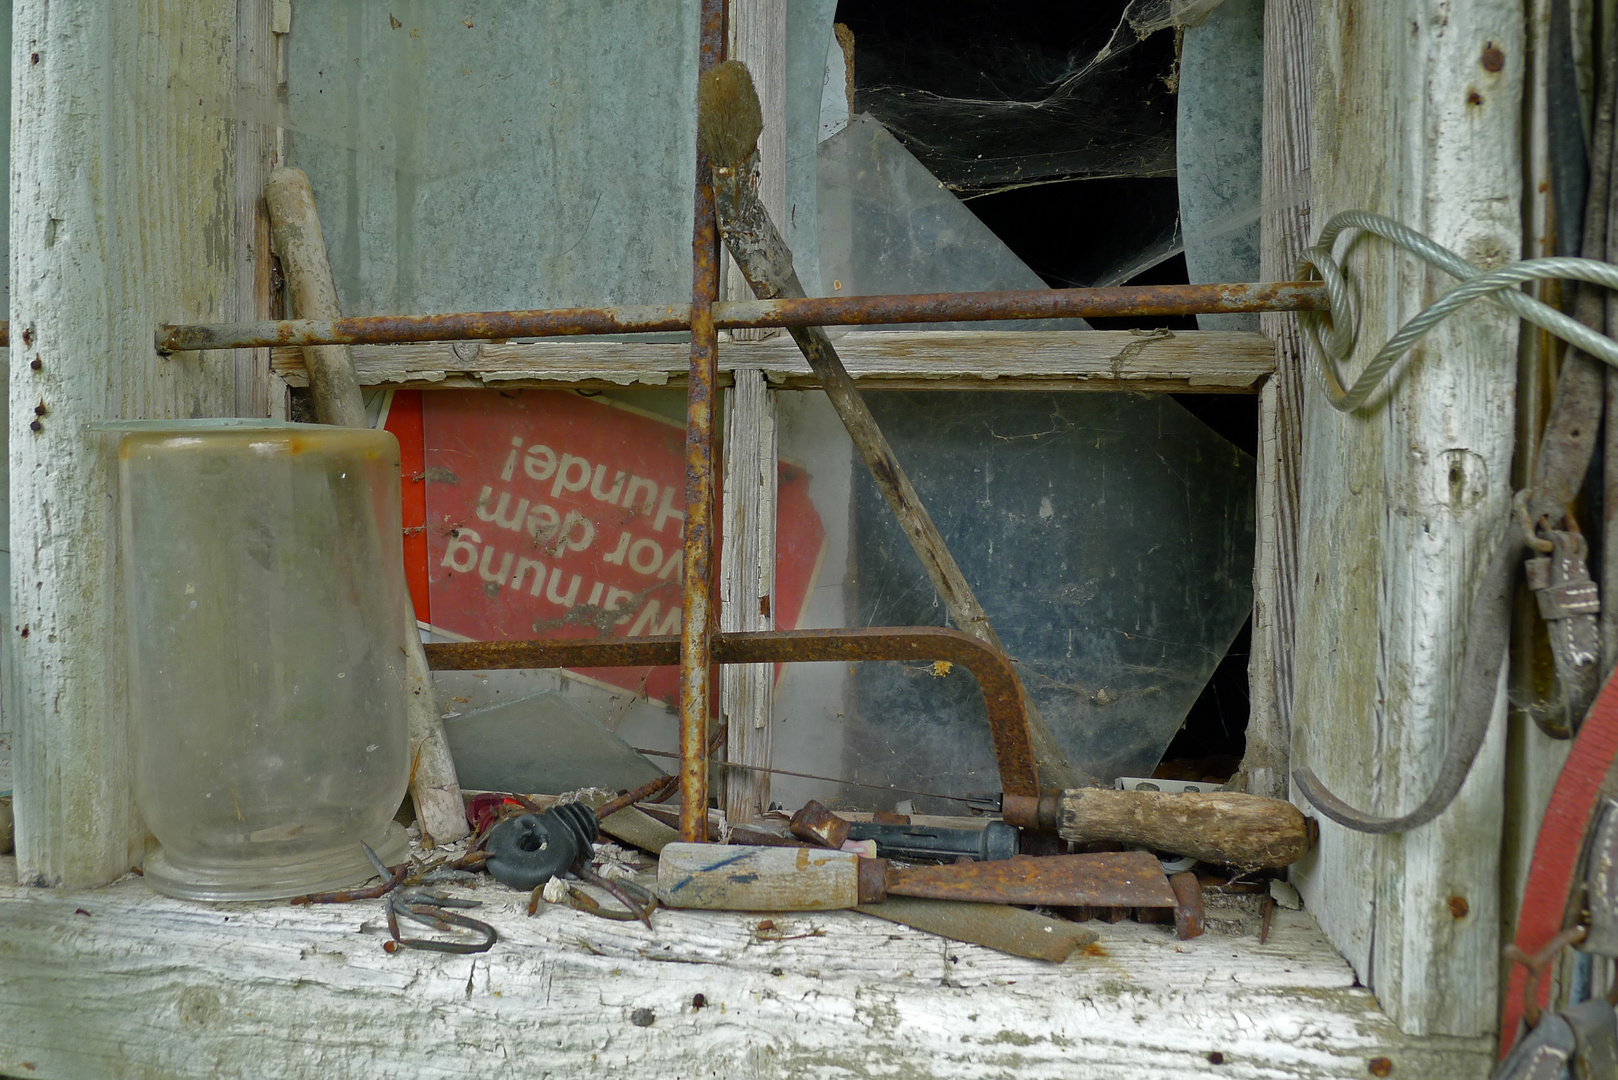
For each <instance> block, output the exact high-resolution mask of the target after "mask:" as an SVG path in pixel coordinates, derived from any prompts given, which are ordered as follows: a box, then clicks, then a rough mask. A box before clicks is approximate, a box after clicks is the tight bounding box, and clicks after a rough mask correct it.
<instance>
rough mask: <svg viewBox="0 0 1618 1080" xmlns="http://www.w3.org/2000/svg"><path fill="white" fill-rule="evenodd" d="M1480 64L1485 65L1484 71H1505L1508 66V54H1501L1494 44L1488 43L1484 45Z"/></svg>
mask: <svg viewBox="0 0 1618 1080" xmlns="http://www.w3.org/2000/svg"><path fill="white" fill-rule="evenodd" d="M1478 62H1479V63H1481V64H1482V65H1483V70H1484V71H1488V72H1499V71H1503V70H1504V69H1505V66H1506V54H1505V53H1503V52H1501V51H1500V49H1499V47H1498V46H1496V45H1495V43H1494V42H1492V41H1486V42H1484V44H1483V56H1482V57H1481V58H1479V61H1478Z"/></svg>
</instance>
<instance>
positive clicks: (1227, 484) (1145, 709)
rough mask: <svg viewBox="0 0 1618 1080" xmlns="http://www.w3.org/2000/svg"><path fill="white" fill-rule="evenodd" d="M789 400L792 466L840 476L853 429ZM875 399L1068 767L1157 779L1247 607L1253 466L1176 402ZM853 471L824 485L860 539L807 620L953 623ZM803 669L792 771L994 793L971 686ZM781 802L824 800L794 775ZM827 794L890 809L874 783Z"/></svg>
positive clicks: (951, 678)
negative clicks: (844, 434)
mask: <svg viewBox="0 0 1618 1080" xmlns="http://www.w3.org/2000/svg"><path fill="white" fill-rule="evenodd" d="M786 397H787V398H788V399H789V400H788V401H787V402H785V403H784V407H783V422H782V426H781V443H782V447H783V451H782V452H783V453H784V454H785V453H792V454H794V455H804V454H806V453H807V454H808V455H809V456H810V457H814V456H817V454H818V456H820V457H821V458H822V459H823V461H822V462H821V463H819V468H818V469H816V468H815V467H812V468H811V471H812V472H822V471H823V470H824V469H825V467H826V466H835V462H834V461H833V460H832V459H833V458H835V457H836V456H837V455H838V453H843V454H846V453H847V450H846V448H845V447H846V444H845V445H844V447H838V446H836V445H835V444H832V443H831V442H830V440H831V439H832V438H833V437H834V436H835V435H840V434H841V433H840V432H836V431H835V430H834V429H832V428H831V427H830V425H828V424H827V422H826V416H825V413H828V412H829V409H825V407H824V405H823V399H822V400H821V402H820V403H817V402H816V401H815V400H814V399H816V398H819V395H818V394H802V395H786ZM792 399H801V400H792ZM867 400H868V401H869V402H870V405H871V408H872V411H873V412H874V413H875V415H876V418H877V420H878V422H879V423H880V424H881V425H882V429H883V431H884V433H885V434H886V435H887V437H888V439H889V441H890V442H891V443H892V444H893V447H894V451H895V453H896V454H897V456H898V458H899V460H900V461H901V462H903V463H904V465H905V468H906V469H907V471H908V472H909V473H910V476H911V479H912V480H913V482H914V483H915V486H916V489H917V492H918V493H919V494H920V496H921V498H922V500H923V502H924V503H925V504H926V505H927V508H928V510H929V512H930V513H931V515H932V517H933V520H934V521H935V522H936V523H937V524H938V526H939V529H940V530H941V531H942V533H943V535H944V538H945V540H946V542H947V543H948V544H949V547H950V550H951V552H952V553H953V554H954V556H955V559H956V561H957V562H958V563H959V564H960V566H961V569H962V571H963V573H964V574H965V576H966V579H967V581H968V582H969V583H970V584H971V585H972V587H973V589H974V590H975V591H976V593H977V596H978V599H979V600H980V601H981V603H982V604H983V606H984V608H985V610H986V611H987V612H988V615H989V619H990V622H991V623H992V625H993V626H994V628H995V629H996V631H997V632H998V633H999V635H1000V637H1001V639H1002V640H1003V641H1004V643H1005V645H1006V649H1007V651H1008V652H1009V653H1010V654H1011V655H1012V656H1013V657H1014V658H1016V660H1017V661H1018V663H1019V669H1020V674H1021V676H1022V678H1023V681H1024V683H1025V685H1026V686H1027V687H1028V689H1029V691H1030V692H1031V694H1032V695H1033V698H1034V700H1035V702H1036V703H1037V705H1038V707H1039V708H1040V710H1041V712H1042V713H1043V715H1044V717H1045V720H1046V722H1047V723H1048V724H1049V725H1050V726H1051V728H1052V729H1053V730H1054V731H1055V733H1056V735H1057V738H1058V740H1059V741H1060V742H1061V744H1062V746H1063V749H1064V750H1065V751H1066V752H1067V754H1068V756H1069V758H1070V759H1071V760H1072V762H1073V763H1074V765H1076V766H1077V767H1078V768H1079V769H1081V770H1083V771H1085V772H1087V773H1090V774H1092V775H1094V776H1096V777H1098V778H1100V779H1102V780H1110V779H1112V778H1113V777H1115V776H1118V775H1146V774H1149V773H1150V772H1151V770H1152V768H1153V767H1154V766H1155V765H1156V764H1157V761H1158V759H1159V757H1160V756H1161V754H1162V752H1163V749H1164V748H1165V747H1166V746H1167V745H1168V742H1169V740H1170V739H1171V738H1172V737H1173V735H1174V733H1175V731H1176V730H1177V729H1178V728H1179V727H1180V725H1181V723H1182V721H1183V720H1184V718H1185V714H1186V712H1187V710H1188V709H1189V708H1190V707H1191V705H1192V703H1193V702H1194V701H1195V700H1196V698H1197V696H1198V694H1199V693H1200V692H1201V690H1202V687H1203V685H1204V684H1205V683H1206V681H1207V679H1208V676H1209V675H1210V674H1211V673H1212V671H1213V670H1214V668H1215V666H1217V664H1218V663H1219V660H1220V658H1221V657H1222V656H1223V655H1224V653H1225V651H1226V650H1227V649H1228V648H1229V646H1230V643H1231V641H1232V639H1233V638H1234V637H1235V636H1236V634H1237V632H1238V631H1239V630H1240V629H1241V627H1242V624H1243V623H1244V621H1245V620H1246V618H1247V616H1248V614H1249V613H1250V610H1251V607H1252V586H1251V578H1252V558H1253V521H1254V518H1253V505H1254V504H1253V493H1254V488H1253V462H1252V458H1251V457H1250V456H1248V455H1247V454H1245V453H1243V452H1242V451H1240V450H1238V449H1237V448H1236V447H1234V446H1233V445H1231V444H1230V443H1229V442H1227V441H1226V440H1224V439H1223V438H1221V437H1219V436H1218V435H1216V434H1214V433H1213V432H1212V431H1211V430H1209V429H1208V428H1207V427H1206V426H1205V425H1203V424H1202V423H1201V421H1199V420H1197V419H1196V418H1195V417H1193V416H1191V415H1190V414H1189V413H1188V412H1187V411H1186V410H1185V409H1184V408H1183V407H1181V406H1180V405H1178V404H1177V403H1176V402H1174V401H1173V400H1171V399H1168V398H1164V397H1137V396H1131V395H1123V394H1048V393H1034V392H995V393H982V392H975V393H974V392H945V393H938V392H931V393H906V392H886V393H872V394H869V395H867ZM823 410H824V411H823ZM835 423H836V421H835V418H834V417H833V418H832V419H831V424H835ZM800 440H804V441H803V442H800ZM820 440H827V442H826V443H823V444H822V448H819V449H818V451H817V450H816V448H814V447H813V446H812V444H814V443H816V442H819V441H820ZM806 443H808V444H811V445H805V444H806ZM844 460H845V461H846V462H847V465H846V466H845V469H846V471H844V472H843V473H842V475H843V476H845V477H848V478H849V480H848V482H847V485H846V486H843V487H841V488H840V486H839V485H838V484H837V483H835V482H831V483H822V484H820V485H819V486H818V487H815V486H812V487H811V497H812V498H814V499H815V500H816V505H817V507H819V509H820V511H821V514H822V516H823V517H824V518H825V521H826V525H827V534H828V536H829V537H833V538H836V537H839V536H842V537H845V538H846V540H845V545H844V546H840V547H839V545H837V544H836V541H835V540H834V541H833V545H834V546H833V548H832V549H831V550H829V551H828V557H827V559H826V570H825V571H823V572H822V574H821V577H820V579H819V581H818V586H819V590H818V594H819V595H820V596H821V603H820V606H819V607H816V606H813V605H812V606H811V608H810V610H809V612H808V613H807V614H808V615H810V616H811V617H818V618H819V619H825V620H831V619H835V618H836V617H837V612H836V610H835V609H836V607H837V606H838V604H837V602H838V601H840V602H841V605H842V607H843V609H844V610H843V616H844V617H845V618H846V620H847V623H846V625H857V626H905V625H935V626H937V625H944V624H945V618H944V612H943V608H942V607H941V605H940V603H939V601H938V599H937V597H936V594H935V593H934V591H933V588H932V586H931V584H930V583H929V581H928V579H927V577H926V575H925V573H924V572H923V570H922V568H921V564H920V562H919V560H918V559H917V558H916V556H915V553H914V552H913V550H912V549H911V546H910V544H909V543H908V541H907V540H906V539H905V537H904V535H903V533H902V532H901V530H900V529H899V526H898V524H897V523H896V521H895V520H894V518H893V515H892V513H891V512H890V511H889V509H888V506H887V504H886V502H885V501H884V500H883V499H882V497H881V496H880V494H879V493H878V492H877V491H876V488H875V486H874V484H873V483H872V482H871V480H870V477H869V476H868V475H867V473H866V471H865V469H864V467H863V465H860V464H859V463H857V462H854V461H852V460H850V459H849V458H844ZM825 475H827V476H828V478H829V477H830V476H834V475H835V473H829V474H825ZM822 500H824V501H822ZM840 508H846V510H842V511H841V512H839V511H840ZM845 515H846V516H845ZM839 556H841V559H839ZM845 568H846V569H845ZM840 571H841V572H840ZM814 625H822V623H818V622H817V623H815V624H814ZM805 667H807V665H795V666H794V667H793V668H792V669H790V671H789V673H788V675H787V676H786V677H785V678H783V681H782V686H781V694H780V705H779V707H778V718H777V725H778V726H777V733H776V747H777V752H778V755H779V756H778V758H777V760H778V761H783V762H784V761H787V760H789V757H788V755H795V756H796V763H795V764H792V765H789V766H787V767H790V768H796V769H800V770H802V771H808V772H817V773H821V774H823V775H834V776H838V777H840V778H846V779H851V780H857V781H862V782H866V783H872V784H877V785H895V786H897V787H901V788H905V789H911V790H920V791H928V792H936V793H941V794H944V795H954V796H962V795H966V794H967V793H969V792H973V791H986V790H998V787H999V783H998V774H997V771H996V769H995V764H994V757H993V752H992V747H991V743H990V739H989V733H988V725H987V719H986V716H985V712H984V707H983V699H982V695H981V692H980V691H979V690H978V688H977V685H976V681H975V680H974V679H973V678H972V677H971V676H970V675H968V674H966V673H965V672H962V671H960V670H959V669H951V668H949V667H948V666H947V665H944V666H935V665H932V664H926V663H917V664H863V665H859V666H858V667H857V669H856V670H854V671H853V672H852V673H850V669H849V668H848V667H847V666H840V665H822V666H821V667H822V668H823V669H824V670H820V671H804V670H803V669H804V668H805ZM775 788H776V791H777V795H776V797H777V798H781V799H782V800H783V801H785V802H787V803H788V804H792V803H794V800H797V799H799V798H800V796H806V795H808V794H814V793H821V794H825V793H826V792H827V789H826V788H825V786H824V785H822V786H820V787H819V788H816V787H814V785H813V784H811V783H808V782H801V781H800V782H797V783H796V784H795V783H794V782H793V781H791V780H790V779H789V778H777V780H776V784H775ZM833 794H834V795H837V794H840V795H842V796H843V797H845V798H848V799H850V800H851V801H858V802H861V803H864V804H866V805H869V804H870V803H871V802H872V801H873V800H874V801H876V802H878V803H880V802H883V801H884V800H883V799H882V798H881V797H880V796H879V793H873V792H872V791H870V790H868V789H867V790H860V789H845V790H843V791H841V792H833ZM905 798H911V800H912V802H913V804H914V806H915V808H916V809H917V810H929V809H930V810H934V811H943V810H947V809H949V807H950V804H949V803H948V802H944V801H939V800H929V799H926V798H921V797H912V796H909V795H906V794H905V793H903V792H896V793H895V794H894V795H893V796H892V797H890V798H889V799H888V800H886V801H887V802H888V803H889V804H890V805H891V804H892V803H895V802H897V801H900V800H902V799H905ZM955 812H959V806H958V805H957V806H956V807H955Z"/></svg>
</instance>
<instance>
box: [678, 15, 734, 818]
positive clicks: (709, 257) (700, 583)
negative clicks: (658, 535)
mask: <svg viewBox="0 0 1618 1080" xmlns="http://www.w3.org/2000/svg"><path fill="white" fill-rule="evenodd" d="M699 42H700V44H699V48H698V59H697V73H698V75H699V76H700V75H701V73H702V72H704V71H707V70H708V69H709V68H711V67H713V66H714V65H715V64H717V63H719V61H720V60H721V59H723V57H724V46H725V4H724V0H702V23H701V33H700V38H699ZM708 172H709V169H708V159H707V158H706V157H705V156H704V155H703V153H702V151H701V150H700V149H699V150H698V151H697V178H696V179H697V182H696V205H695V212H694V215H693V224H692V229H691V310H690V321H691V374H690V378H689V381H688V382H687V384H686V399H685V402H686V403H685V528H684V530H683V532H682V536H683V538H684V545H685V546H684V551H683V553H682V562H681V569H682V573H683V575H684V578H683V581H682V588H683V592H684V595H683V597H682V599H681V616H680V839H681V840H684V841H685V842H686V843H694V844H701V843H706V842H707V840H708V698H709V694H710V682H711V680H712V675H713V657H712V646H713V614H714V613H713V585H714V582H713V561H714V540H715V538H716V536H717V533H716V532H715V530H714V528H713V513H714V474H713V469H714V413H715V411H716V410H715V404H716V401H717V398H718V393H719V330H718V328H717V327H716V326H715V325H714V313H713V306H714V301H716V300H717V299H718V298H719V227H718V225H717V224H716V222H715V220H714V206H713V187H712V186H711V184H710V183H709V179H708Z"/></svg>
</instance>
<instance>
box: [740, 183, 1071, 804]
mask: <svg viewBox="0 0 1618 1080" xmlns="http://www.w3.org/2000/svg"><path fill="white" fill-rule="evenodd" d="M752 166H753V159H752V158H749V159H748V160H747V161H746V162H744V163H743V164H742V165H741V166H739V167H736V168H720V167H716V168H715V169H714V170H713V187H714V208H715V211H716V212H717V213H718V215H719V231H720V235H721V236H723V237H724V240H725V246H726V248H727V249H729V251H730V255H731V258H732V259H734V260H735V262H736V265H737V267H739V268H740V269H741V272H742V274H743V276H745V277H746V278H747V281H748V284H750V285H751V286H752V287H753V293H754V295H756V296H757V297H758V298H759V299H761V300H773V299H776V298H778V297H789V298H790V297H799V296H803V295H804V291H803V284H802V283H801V282H800V281H799V280H798V273H797V271H796V270H794V269H793V267H792V252H791V251H790V250H788V248H787V246H786V242H785V241H784V240H782V239H781V234H780V233H778V232H777V231H776V229H775V224H774V223H773V222H771V221H770V218H769V215H768V214H767V213H766V212H765V210H764V206H763V204H762V203H760V202H759V199H758V188H757V181H756V176H755V171H754V169H753V167H752ZM791 333H792V338H793V340H794V341H796V342H797V343H798V348H799V349H801V350H802V352H803V355H804V359H806V360H808V361H809V366H810V367H811V368H812V369H813V370H814V372H815V374H816V375H817V376H819V378H820V383H821V386H822V387H824V388H825V391H826V397H827V398H828V399H829V400H830V401H831V404H832V408H834V409H836V410H837V415H838V416H839V417H840V418H841V419H842V421H843V426H844V427H845V428H847V429H848V434H849V437H850V438H851V439H853V440H854V448H855V450H856V451H858V453H859V455H860V458H861V460H863V461H864V462H865V464H866V467H867V468H869V469H870V470H871V476H872V477H873V478H874V479H875V480H876V486H877V488H878V489H879V490H880V491H881V492H882V495H883V497H884V498H886V499H887V501H888V506H889V507H891V508H892V510H893V513H894V516H895V517H897V518H898V519H899V524H900V525H901V526H902V527H903V528H904V533H905V536H906V537H908V538H909V540H910V543H911V546H912V547H914V548H915V549H916V554H917V555H918V556H919V557H920V558H921V564H922V566H923V567H925V568H926V571H927V576H928V578H929V579H931V581H932V583H933V588H935V589H936V590H938V595H939V597H941V598H942V599H943V601H944V610H945V611H946V612H947V613H948V614H949V620H950V622H952V623H954V624H955V625H956V627H957V628H959V629H961V630H964V631H966V632H967V633H969V634H971V635H973V636H974V637H977V638H980V639H982V640H983V641H987V642H988V643H989V644H991V645H993V646H994V647H995V648H997V649H999V650H1000V651H1001V652H1004V651H1005V646H1004V645H1002V644H1001V642H1000V636H999V635H998V634H996V633H995V632H994V627H992V626H990V625H989V617H988V615H987V614H985V613H984V610H983V605H982V604H979V603H978V599H977V597H976V596H975V595H974V594H973V592H972V587H971V586H970V585H968V584H967V583H966V577H965V575H963V574H962V573H961V568H960V567H959V566H957V565H956V564H955V557H954V556H953V555H951V554H950V551H949V546H948V545H947V544H945V543H944V537H943V535H942V534H940V533H939V531H938V526H937V525H935V524H933V519H932V518H931V517H930V516H929V515H928V513H927V508H926V507H925V506H923V505H922V502H921V496H919V495H917V494H916V489H915V488H914V487H913V486H912V485H911V483H910V477H909V476H907V475H906V474H905V471H904V467H903V466H902V465H900V464H899V460H898V458H896V457H894V454H893V448H892V447H890V446H889V445H888V440H887V438H886V436H884V435H883V434H882V429H881V428H880V427H878V426H877V423H876V418H875V417H873V416H872V415H871V410H870V408H869V407H868V406H867V405H866V404H865V399H864V398H863V397H861V396H860V392H859V389H858V388H857V387H856V386H855V385H854V379H853V378H852V377H851V376H850V375H849V374H848V370H847V369H846V368H844V367H843V362H842V360H841V359H839V358H838V356H837V350H836V349H835V348H833V347H832V343H831V338H829V337H827V336H826V331H825V330H823V329H821V328H820V327H818V326H810V327H795V328H793V329H792V331H791ZM1022 695H1023V705H1024V707H1025V708H1026V710H1027V713H1028V727H1029V730H1030V732H1031V734H1032V735H1033V741H1034V757H1035V760H1036V761H1037V762H1038V764H1039V773H1040V778H1041V780H1042V782H1043V783H1044V784H1046V785H1048V786H1057V787H1064V788H1066V787H1079V786H1082V785H1084V784H1086V783H1088V782H1090V778H1089V777H1087V776H1085V775H1084V774H1082V773H1080V772H1079V771H1078V770H1077V769H1075V768H1074V767H1073V766H1072V764H1070V763H1069V762H1068V760H1067V755H1066V754H1064V753H1063V752H1062V748H1061V746H1060V744H1058V743H1057V741H1056V736H1055V735H1054V734H1053V733H1052V732H1051V729H1050V727H1049V726H1048V725H1047V724H1046V723H1045V719H1044V717H1042V716H1041V715H1040V713H1039V709H1038V708H1037V707H1036V706H1035V705H1034V702H1033V699H1032V698H1031V697H1030V696H1029V695H1028V691H1027V689H1026V688H1023V690H1022Z"/></svg>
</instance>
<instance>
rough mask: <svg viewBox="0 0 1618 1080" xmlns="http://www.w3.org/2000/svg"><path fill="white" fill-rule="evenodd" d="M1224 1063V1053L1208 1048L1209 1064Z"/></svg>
mask: <svg viewBox="0 0 1618 1080" xmlns="http://www.w3.org/2000/svg"><path fill="white" fill-rule="evenodd" d="M1224 1063H1225V1055H1224V1054H1222V1053H1220V1052H1219V1051H1218V1050H1210V1051H1208V1064H1210V1065H1223V1064H1224Z"/></svg>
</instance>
